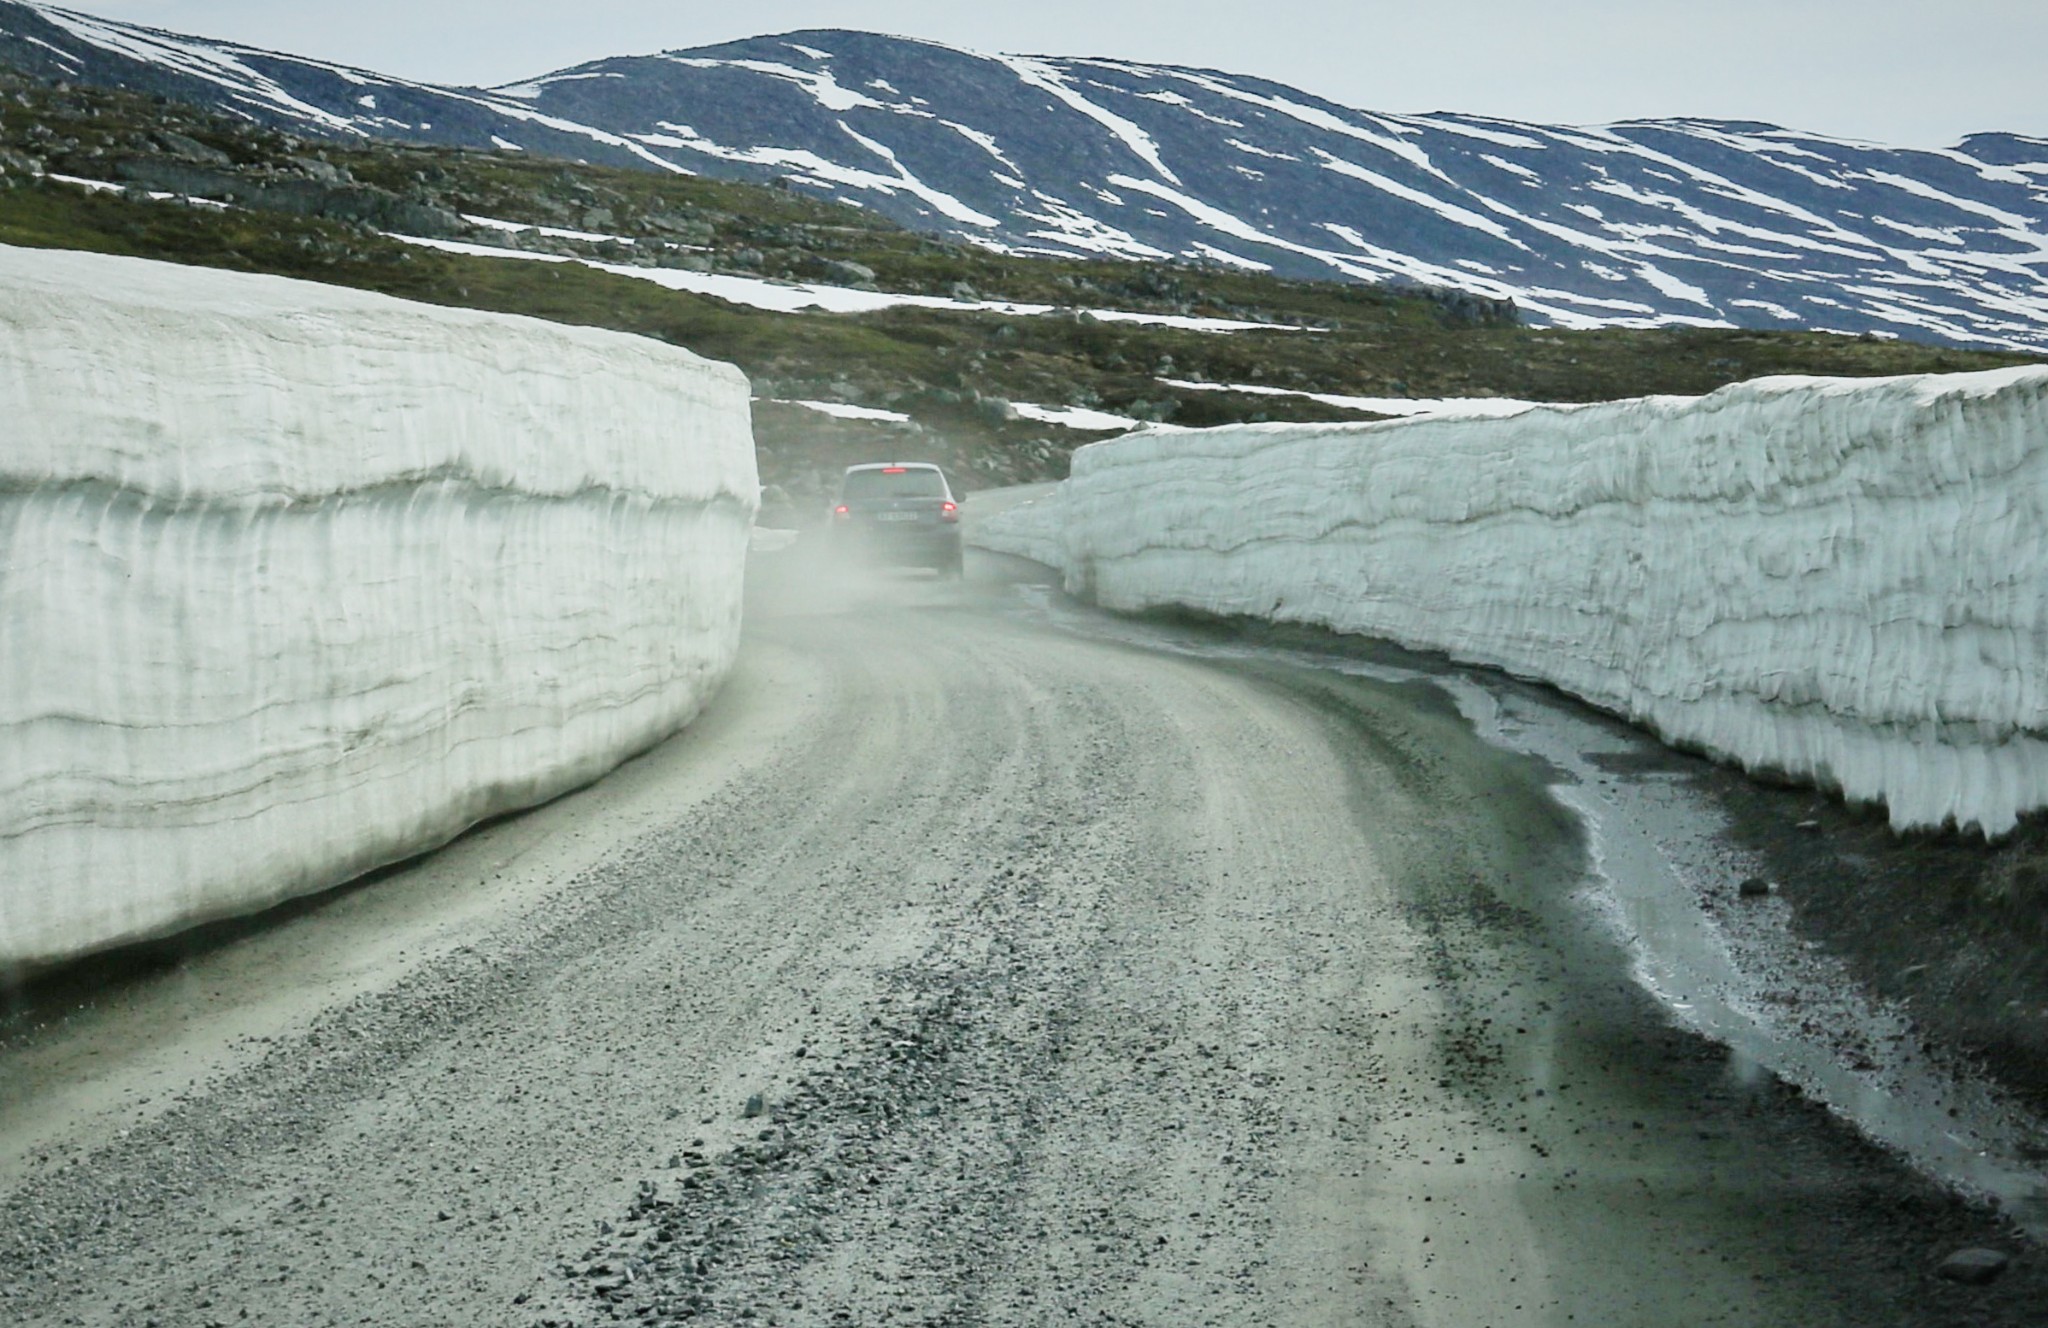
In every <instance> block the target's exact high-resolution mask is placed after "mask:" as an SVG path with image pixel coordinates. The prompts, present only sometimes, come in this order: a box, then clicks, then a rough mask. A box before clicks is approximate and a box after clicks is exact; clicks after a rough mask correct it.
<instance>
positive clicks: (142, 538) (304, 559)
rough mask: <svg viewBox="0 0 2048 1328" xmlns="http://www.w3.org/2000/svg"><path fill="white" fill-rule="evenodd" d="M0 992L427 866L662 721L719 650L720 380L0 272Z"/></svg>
mask: <svg viewBox="0 0 2048 1328" xmlns="http://www.w3.org/2000/svg"><path fill="white" fill-rule="evenodd" d="M0 418H4V419H5V425H4V429H5V437H6V440H7V441H6V446H5V447H4V448H0V969H4V967H5V966H7V965H9V964H21V963H29V964H34V963H41V962H47V961H53V960H58V959H62V958H65V957H68V956H72V955H76V954H79V953H82V952H86V951H90V950H94V949H98V948H102V947H106V946H110V945H114V944H118V943H121V942H125V941H130V940H136V939H141V938H147V937H151V936H155V935H159V934H163V933H167V932H169V931H172V930H175V929H179V928H182V927H185V926H188V925H191V924H194V923H198V922H202V921H206V920H208V919H213V918H218V917H222V916H227V915H232V914H238V913H244V912H248V911H251V910H254V909H258V908H261V907H264V906H266V905H269V904H272V903H275V902H277V901H280V900H282V899H285V898H288V897H291V896H294V895H299V894H304V893H308V892H311V891H315V890H319V889H323V888H325V887H328V886H331V885H334V884H336V883H338V882H341V881H343V880H346V879H349V878H350V877H352V876H355V875H357V874H359V873H361V872H363V871H365V870H368V869H370V868H374V867H376V866H379V865H381V864H384V863H388V862H392V861H395V860H398V859H401V858H404V857H406V856H409V855H411V854H414V853H417V852H420V851H422V850H425V849H428V848H431V847H434V846H436V845H438V844H440V843H442V842H444V841H446V840H448V839H449V838H451V837H453V836H454V835H456V834H457V833H459V832H460V831H462V830H463V829H464V828H466V827H468V826H470V825H472V824H474V823H476V822H477V821H478V820H480V819H483V818H485V817H489V816H492V815H494V814H497V813H501V812H504V811H508V810H511V809H515V808H518V807H522V806H526V805H530V804H533V803H536V802H539V801H542V800H545V799H547V798H549V797H552V796H554V795H556V794H559V793H562V792H564V791H566V790H568V789H570V788H573V787H575V786H577V785H579V784H582V783H585V782H588V781H589V780H591V779H593V778H595V777H596V776H598V775H600V774H602V773H603V772H604V771H606V770H607V769H609V768H611V767H612V766H613V765H615V764H617V763H618V762H619V761H620V760H622V759H624V758H625V757H626V756H628V755H630V754H632V753H634V752H635V751H638V750H640V749H643V748H646V747H648V746H649V745H651V744H653V743H655V742H657V741H658V740H660V739H661V738H663V737H665V736H666V735H668V734H671V733H673V732H674V731H676V730H677V729H678V728H679V727H680V726H682V725H683V724H684V723H685V722H687V721H688V720H689V719H690V718H691V717H692V716H693V715H694V714H695V713H696V712H697V711H698V710H699V709H700V708H701V706H702V705H703V703H704V702H705V700H706V698H707V697H708V695H709V694H710V692H711V690H712V689H713V687H714V686H715V685H716V684H717V683H718V682H719V681H720V679H721V677H722V676H723V675H724V673H725V672H726V670H727V669H728V667H729V665H730V663H731V660H732V658H733V654H734V651H735V649H736V648H737V641H738V632H739V618H740V591H741V579H742V575H743V571H744V557H745V551H746V544H747V532H748V528H749V526H750V524H751V522H752V516H753V511H754V508H755V505H756V496H757V492H758V491H757V488H756V477H755V470H754V456H753V445H752V437H751V429H750V425H749V417H748V388H747V383H746V380H745V378H744V377H743V376H742V375H741V374H740V373H739V371H738V370H736V369H732V368H730V367H728V366H725V365H720V364H713V363H710V362H707V361H704V360H700V359H698V358H696V357H694V356H692V355H690V354H688V353H686V352H683V351H679V350H675V349H672V348H669V347H666V346H663V345H660V344H658V343H654V342H650V341H644V340H640V339H637V338H632V337H627V336H621V335H618V334H614V333H607V332H598V331H592V330H586V329H577V328H568V327H561V326H557V325H553V324H548V323H542V322H538V321H533V320H528V319H515V318H506V317H499V316H493V315H486V314H478V313H472V312H467V311H459V310H448V309H436V308H430V307H427V306H422V305H413V304H406V303H401V302H399V301H395V300H390V299H385V298H382V297H378V296H371V295H365V294H360V293H356V292H351V291H345V290H339V289H335V288H331V287H325V286H312V285H306V284H301V283H296V282H289V281H284V280H279V279H274V278H265V277H248V276H240V275H232V274H223V273H216V272H207V271H202V270H198V269H189V268H179V267H170V266H165V265H159V264H150V263H143V262H139V261H135V260H128V259H117V258H106V257H100V256H96V255H83V254H61V253H50V252H38V251H25V250H18V249H7V248H0Z"/></svg>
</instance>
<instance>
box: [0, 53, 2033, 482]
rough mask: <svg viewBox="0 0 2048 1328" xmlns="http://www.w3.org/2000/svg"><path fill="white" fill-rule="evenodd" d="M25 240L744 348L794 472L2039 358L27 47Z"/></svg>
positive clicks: (2, 140) (20, 238) (704, 347)
mask: <svg viewBox="0 0 2048 1328" xmlns="http://www.w3.org/2000/svg"><path fill="white" fill-rule="evenodd" d="M0 243H5V244H17V245H33V246H44V247H63V248H85V249H96V250H102V251H106V252H112V253H125V254H134V255H138V256H142V257H149V258H157V259H167V260H170V261H175V262H184V263H198V264H205V265H209V266H216V267H226V268H235V269H240V270H246V271H261V272H273V273H278V274H281V275H287V276H294V277H300V278H306V279H311V280H316V281H326V282H333V283H338V284H343V285H350V286H357V287H362V288H366V289H371V290H379V291H385V292H388V293H391V294H396V295H402V296H406V297H409V298H413V299H419V300H426V301H431V302H435V303H443V304H462V305H472V306H475V307H479V308H487V309H497V310H502V311H506V312H514V313H525V314H531V315H535V316H538V317H542V318H550V319H555V320H558V321H564V322H572V323H584V324H591V325H597V326H604V327H612V328H618V329H620V330H623V331H629V332H635V333H639V334H641V335H645V336H651V337H657V338H660V339H662V340H666V341H669V342H672V343H674V344H677V345H683V346H687V347H689V348H691V349H692V350H696V351H699V352H701V353H703V354H706V355H710V356H714V357H716V358H719V359H723V360H728V361H731V362H733V363H736V364H739V365H740V366H741V367H742V368H744V369H745V370H746V371H747V373H748V374H749V375H750V376H751V377H752V379H753V382H754V387H755V393H756V397H757V402H756V407H755V424H756V432H757V436H758V437H759V440H760V443H761V460H762V467H763V472H764V474H765V475H766V476H767V477H768V478H769V479H770V480H771V482H773V483H775V484H777V485H778V486H780V487H782V488H784V489H786V490H787V491H789V492H790V493H791V494H792V495H793V499H794V501H795V502H796V503H797V505H798V508H799V509H802V508H805V507H807V506H812V505H814V504H812V503H811V500H812V499H813V498H815V497H816V495H817V493H818V491H819V489H820V488H821V487H822V486H823V485H824V484H826V483H827V482H829V480H830V478H831V477H832V475H833V474H834V473H835V470H836V468H837V467H839V466H842V465H844V464H847V463H848V462H851V461H856V460H868V459H873V458H874V457H876V456H896V457H900V458H905V459H929V460H934V461H938V462H940V463H942V464H944V465H947V466H948V467H950V468H952V469H954V470H955V471H956V472H958V473H959V474H960V475H961V476H962V477H963V479H965V480H966V481H967V482H968V483H969V484H982V483H998V482H1009V481H1021V480H1033V479H1041V478H1052V477H1057V476H1060V475H1063V474H1064V473H1065V468H1066V461H1067V457H1068V456H1069V454H1071V452H1072V451H1073V449H1074V448H1075V447H1076V446H1077V445H1079V444H1081V443H1084V442H1087V441H1090V440H1092V439H1095V438H1099V437H1102V436H1104V435H1105V434H1107V433H1112V432H1116V431H1119V430H1122V429H1126V428H1129V427H1131V426H1132V425H1133V424H1136V423H1140V422H1149V421H1167V422H1173V423H1180V424H1191V425H1201V424H1219V423H1227V422H1234V421H1256V420H1269V419H1270V420H1287V419H1293V420H1304V419H1307V420H1314V419H1370V418H1375V417H1379V416H1384V415H1394V414H1408V413H1415V412H1417V411H1420V410H1424V409H1428V408H1430V406H1431V403H1433V402H1439V401H1445V400H1450V401H1455V402H1456V403H1458V406H1459V408H1460V409H1468V410H1485V409H1492V408H1497V407H1500V406H1502V404H1503V403H1504V402H1506V401H1512V400H1532V401H1593V400H1602V399H1608V398H1613V397H1621V396H1632V395H1637V394H1640V393H1643V392H1658V391H1662V392H1704V391H1708V390H1711V389H1713V388H1715V387H1718V386H1721V385H1722V384H1725V383H1728V382H1732V381H1736V380H1739V379H1743V378H1751V377H1755V376H1758V375H1760V374H1766V373H1781V372H1804V373H1839V374H1881V373H1904V372H1918V371H1925V370H1939V369H1965V368H1981V367H1990V366H1993V365H1998V364H2007V363H2017V362H2020V361H2023V360H2025V359H2027V358H2029V357H2027V356H2023V355H2017V354H2010V353H2007V354H1995V355H1994V354H1976V353H1970V352H1965V351H1959V350H1954V349H1948V348H1943V347H1935V346H1926V345H1917V344H1913V343H1906V342H1889V341H1884V340H1881V339H1877V338H1874V337H1844V336H1829V335H1821V334H1815V333H1786V332H1747V331H1725V330H1698V329H1677V330H1663V331H1631V330H1623V329H1602V330H1596V331H1584V332H1569V331H1560V330H1554V329H1543V328H1531V327H1526V326H1523V325H1521V324H1520V323H1519V322H1517V321H1516V319H1515V318H1514V317H1513V311H1512V309H1510V308H1507V307H1505V306H1502V305H1499V304H1496V303H1493V302H1490V301H1486V300H1481V299H1475V298H1473V297H1471V296H1470V295H1468V294H1466V293H1462V292H1457V291H1447V290H1441V289H1437V290H1431V289H1422V288H1413V287H1411V288H1404V289H1398V290H1397V289H1390V288H1386V287H1378V286H1365V285H1358V284H1351V283H1342V282H1333V281H1324V282H1305V281H1294V280H1285V279H1281V278H1278V277H1275V276H1271V275H1266V274H1259V273H1251V272H1244V271H1239V270H1233V269H1228V268H1221V267H1217V266H1214V265H1207V266H1203V265H1195V264H1189V263H1167V262H1157V261H1154V262H1139V261H1131V260H1080V259H1062V258H1054V257H1028V256H1020V255H1009V254H1000V253H994V252H991V251H989V250H987V249H985V248H982V247H979V246H972V245H966V244H962V243H959V242H955V241H951V240H948V239H945V238H943V237H936V236H932V235H929V234H923V233H919V232H916V231H911V230H905V229H903V228H901V227H898V226H896V225H895V224H894V223H892V222H889V221H888V220H886V219H884V218H881V217H878V216H876V215H875V214H874V213H873V212H872V211H871V210H864V209H858V208H853V207H850V206H847V205H845V204H843V203H838V202H834V201H831V200H826V199H819V198H815V197H812V196H810V195H809V194H808V193H807V192H805V191H800V190H794V189H791V188H787V187H783V188H774V187H765V186H759V185H751V184H742V183H732V182H722V181H714V180H708V179H704V178H702V177H683V176H676V175H672V174H666V173H654V172H648V171H640V170H633V169H628V168H621V167H601V166H579V165H576V164H574V163H566V162H561V161H547V160H542V159H539V158H536V157H534V156H532V155H531V154H510V153H503V152H495V151H493V152H475V151H468V150H462V149H450V148H439V147H425V146H414V145H398V144H382V143H375V142H363V141H361V140H354V141H351V142H349V143H346V144H343V143H336V142H330V141H322V140H317V139H309V138H305V137H302V136H298V135H294V134H287V133H283V132H280V131H277V130H274V129H270V128H266V127H264V126H262V125H260V124H257V123H255V122H252V121H251V120H249V119H247V118H246V117H234V116H229V115H227V114H225V113H222V112H219V111H216V110H211V109H207V108H203V107H197V106H191V105H185V104H181V103H178V102H176V101H172V100H169V99H168V98H165V97H162V96H149V95H143V94H138V93H129V92H110V91H102V90H97V89H91V88H80V87H69V88H66V87H60V86H57V85H54V84H49V83H43V82H38V81H35V80H32V79H28V78H25V77H22V76H19V75H10V74H7V73H6V72H5V71H0Z"/></svg>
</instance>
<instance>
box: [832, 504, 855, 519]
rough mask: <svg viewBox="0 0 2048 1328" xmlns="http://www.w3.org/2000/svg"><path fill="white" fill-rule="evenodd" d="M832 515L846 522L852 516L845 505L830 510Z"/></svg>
mask: <svg viewBox="0 0 2048 1328" xmlns="http://www.w3.org/2000/svg"><path fill="white" fill-rule="evenodd" d="M832 515H833V516H834V517H836V518H837V519H839V520H841V521H844V520H846V518H848V517H850V516H852V515H853V513H852V512H850V511H848V510H847V507H846V504H845V503H841V504H839V506H837V507H835V508H833V509H832Z"/></svg>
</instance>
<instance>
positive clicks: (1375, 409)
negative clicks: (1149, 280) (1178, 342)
mask: <svg viewBox="0 0 2048 1328" xmlns="http://www.w3.org/2000/svg"><path fill="white" fill-rule="evenodd" d="M1159 381H1160V382H1161V383H1164V384H1165V385H1166V386H1168V387H1177V388H1179V389H1181V390H1182V391H1184V392H1242V393H1244V394H1245V395H1246V396H1254V397H1302V398H1305V399H1307V400H1309V401H1320V402H1321V403H1323V404H1324V405H1325V406H1335V407H1336V408H1337V409H1339V410H1356V411H1361V412H1364V413H1366V414H1371V415H1396V416H1404V415H1484V416H1490V417H1500V416H1505V415H1519V414H1521V413H1522V412H1523V411H1525V410H1529V409H1532V408H1533V407H1534V406H1535V405H1536V403H1535V402H1533V401H1517V400H1515V399H1513V398H1512V397H1349V396H1343V395H1341V394H1339V393H1336V392H1302V391H1297V390H1296V389H1294V388H1291V387H1269V386H1266V385H1265V384H1262V383H1197V382H1193V381H1191V380H1189V379H1185V378H1161V379H1160V380H1159Z"/></svg>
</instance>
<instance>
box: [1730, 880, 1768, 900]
mask: <svg viewBox="0 0 2048 1328" xmlns="http://www.w3.org/2000/svg"><path fill="white" fill-rule="evenodd" d="M1737 892H1738V893H1739V894H1740V895H1741V896H1742V897H1743V898H1744V899H1762V898H1764V897H1765V896H1767V895H1769V894H1770V893H1771V883H1770V882H1769V881H1767V880H1765V879H1764V878H1763V877H1761V876H1752V877H1750V878H1748V879H1747V880H1745V881H1744V882H1743V883H1742V884H1741V885H1740V886H1738V887H1737Z"/></svg>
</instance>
